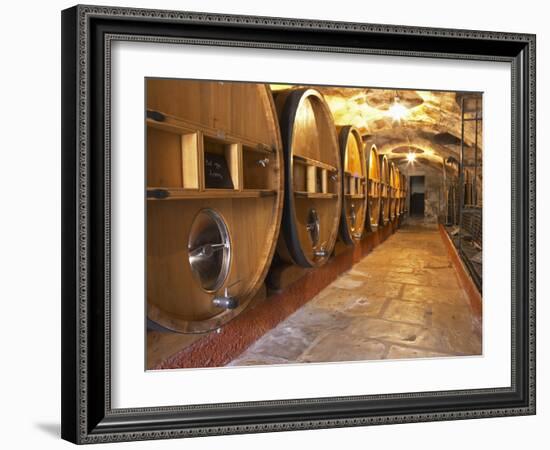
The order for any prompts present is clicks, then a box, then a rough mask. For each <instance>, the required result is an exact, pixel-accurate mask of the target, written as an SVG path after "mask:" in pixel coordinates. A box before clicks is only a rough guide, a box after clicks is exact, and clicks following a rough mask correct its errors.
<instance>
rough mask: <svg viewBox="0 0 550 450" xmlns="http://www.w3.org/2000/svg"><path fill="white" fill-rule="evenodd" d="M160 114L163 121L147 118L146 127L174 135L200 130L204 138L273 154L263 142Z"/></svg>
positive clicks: (271, 149)
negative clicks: (163, 117) (239, 144)
mask: <svg viewBox="0 0 550 450" xmlns="http://www.w3.org/2000/svg"><path fill="white" fill-rule="evenodd" d="M161 114H162V115H164V116H165V120H164V121H162V122H159V121H156V120H153V119H150V118H148V119H146V123H147V126H149V127H151V128H156V129H159V130H162V131H167V132H169V133H174V134H189V133H194V132H196V131H199V130H200V131H201V132H202V133H203V134H204V135H205V136H207V137H210V138H213V139H220V140H222V141H226V142H227V143H229V144H237V143H241V144H243V145H244V146H246V149H247V150H248V151H254V152H259V153H265V154H273V153H274V150H273V148H272V147H271V146H270V145H269V144H266V143H265V142H259V141H254V140H251V139H250V138H246V137H244V136H239V135H237V134H234V133H228V132H227V131H225V130H221V129H219V128H212V127H208V126H206V125H204V124H200V123H198V122H193V121H190V120H183V119H179V118H176V117H174V116H171V115H169V114H165V113H163V112H161Z"/></svg>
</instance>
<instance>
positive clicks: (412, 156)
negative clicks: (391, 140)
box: [407, 152, 416, 163]
mask: <svg viewBox="0 0 550 450" xmlns="http://www.w3.org/2000/svg"><path fill="white" fill-rule="evenodd" d="M415 160H416V153H413V152H409V153H408V154H407V161H408V162H410V163H412V162H414V161H415Z"/></svg>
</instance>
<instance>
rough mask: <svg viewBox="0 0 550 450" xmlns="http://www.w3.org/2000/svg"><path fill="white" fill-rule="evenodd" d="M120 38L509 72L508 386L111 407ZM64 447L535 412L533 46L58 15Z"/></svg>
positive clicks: (246, 21)
mask: <svg viewBox="0 0 550 450" xmlns="http://www.w3.org/2000/svg"><path fill="white" fill-rule="evenodd" d="M116 40H141V41H144V42H158V43H164V42H166V43H170V42H172V43H176V42H186V43H193V44H197V45H221V46H241V47H251V48H265V49H270V48H276V49H291V50H292V49H293V50H303V51H313V50H314V51H321V52H343V53H363V54H379V55H396V56H415V57H420V58H422V57H430V58H448V59H475V60H482V61H484V60H485V61H504V62H509V63H510V64H511V68H512V69H511V72H512V92H511V101H512V117H511V122H512V173H511V177H512V192H511V196H512V211H511V217H512V314H511V317H512V342H511V352H512V359H511V360H512V370H511V381H512V382H511V386H509V387H505V388H496V387H495V388H491V389H476V390H468V391H466V390H458V391H447V392H443V391H436V392H422V393H411V394H406V393H405V394H388V395H369V396H355V397H329V398H315V399H289V400H278V401H265V402H246V403H231V404H214V405H192V406H173V407H165V408H163V407H150V408H139V409H113V408H112V407H111V384H110V379H111V378H110V377H111V354H110V333H111V323H110V244H111V240H110V213H111V205H110V196H109V192H110V191H109V189H110V182H111V178H110V177H111V173H110V140H109V139H110V116H109V106H110V105H109V102H110V94H111V93H110V48H111V43H112V42H114V41H116ZM62 108H63V112H62V260H63V261H62V437H63V438H64V439H67V440H69V441H72V442H75V443H80V444H83V443H97V442H111V441H129V440H142V439H166V438H175V437H191V436H207V435H217V434H237V433H253V432H268V431H283V430H299V429H313V428H328V427H346V426H362V425H374V424H388V423H403V422H422V421H439V420H454V419H468V418H482V417H496V416H511V415H528V414H534V413H535V36H534V35H530V34H513V33H501V32H486V31H469V30H454V29H433V28H417V27H404V26H394V25H375V24H363V23H342V22H328V21H310V20H298V19H278V18H268V17H250V16H231V15H215V14H203V13H191V12H177V11H156V10H142V9H125V8H111V7H98V6H75V7H73V8H70V9H67V10H65V11H63V13H62Z"/></svg>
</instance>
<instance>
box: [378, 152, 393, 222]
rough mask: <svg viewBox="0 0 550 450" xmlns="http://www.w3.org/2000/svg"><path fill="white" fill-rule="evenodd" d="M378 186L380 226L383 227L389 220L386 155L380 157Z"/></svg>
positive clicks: (388, 167)
mask: <svg viewBox="0 0 550 450" xmlns="http://www.w3.org/2000/svg"><path fill="white" fill-rule="evenodd" d="M380 184H381V189H380V224H381V225H385V224H386V223H387V222H388V221H389V220H390V219H391V213H390V208H391V180H390V166H389V163H388V158H387V157H386V155H381V156H380Z"/></svg>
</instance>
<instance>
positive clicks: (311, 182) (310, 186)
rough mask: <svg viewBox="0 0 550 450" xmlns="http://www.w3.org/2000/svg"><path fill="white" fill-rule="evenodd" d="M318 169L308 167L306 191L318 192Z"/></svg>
mask: <svg viewBox="0 0 550 450" xmlns="http://www.w3.org/2000/svg"><path fill="white" fill-rule="evenodd" d="M316 185H317V167H315V166H307V169H306V189H307V192H316V191H317V188H316Z"/></svg>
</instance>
